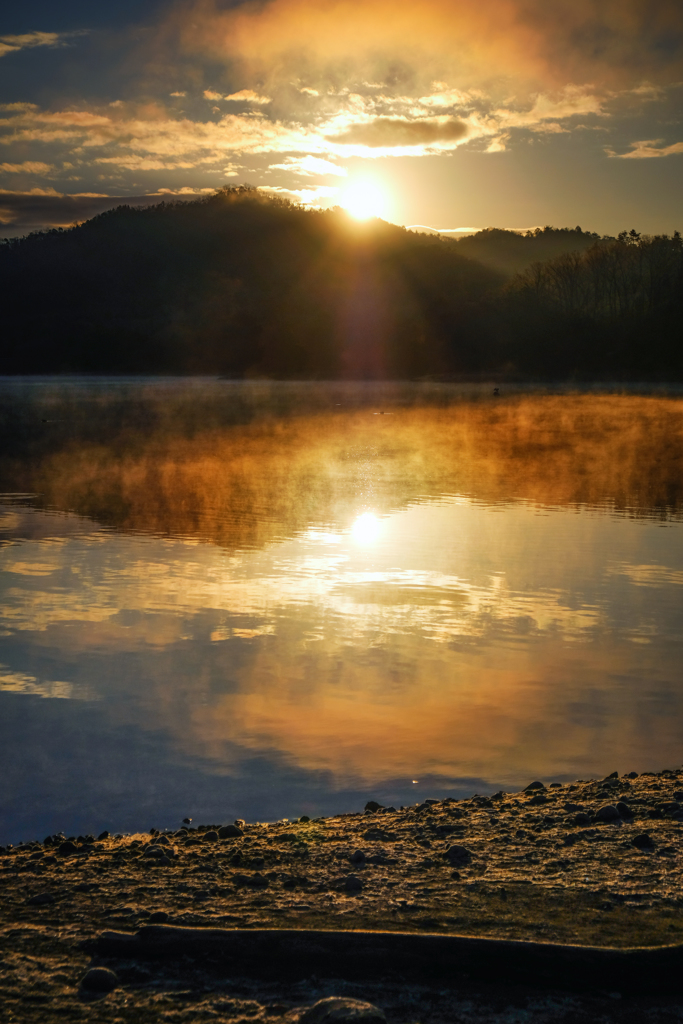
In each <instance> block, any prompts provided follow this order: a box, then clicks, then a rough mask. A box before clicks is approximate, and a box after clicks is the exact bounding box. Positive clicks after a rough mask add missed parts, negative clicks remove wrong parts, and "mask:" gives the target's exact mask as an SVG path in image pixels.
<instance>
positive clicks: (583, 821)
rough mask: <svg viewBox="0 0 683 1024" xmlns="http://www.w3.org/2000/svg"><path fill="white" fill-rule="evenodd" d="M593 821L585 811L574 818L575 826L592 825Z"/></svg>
mask: <svg viewBox="0 0 683 1024" xmlns="http://www.w3.org/2000/svg"><path fill="white" fill-rule="evenodd" d="M591 820H592V819H591V816H590V814H586V813H585V811H581V812H580V813H579V814H577V815H576V817H575V818H574V824H575V825H590V823H591Z"/></svg>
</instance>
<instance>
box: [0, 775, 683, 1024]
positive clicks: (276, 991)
mask: <svg viewBox="0 0 683 1024" xmlns="http://www.w3.org/2000/svg"><path fill="white" fill-rule="evenodd" d="M681 804H683V771H680V770H679V771H667V772H661V773H659V774H646V775H641V776H639V777H636V778H630V777H629V778H618V777H610V778H607V779H605V780H602V781H598V782H596V781H588V782H577V783H575V784H573V785H564V786H559V785H553V786H551V787H550V788H548V789H545V788H542V787H541V786H540V784H538V786H536V788H530V789H527V790H525V791H524V792H522V793H514V794H504V793H499V794H495V795H494V796H492V797H477V796H475V797H473V798H471V799H468V800H461V801H456V800H453V799H447V800H444V801H425V802H424V803H422V804H419V805H416V806H413V807H408V808H403V809H394V808H376V809H366V810H365V811H364V812H360V813H351V814H343V815H338V816H336V817H332V818H325V819H316V820H313V821H308V820H304V819H302V820H301V821H299V822H289V821H282V822H276V823H270V824H261V823H254V824H245V823H238V824H237V825H235V826H233V828H232V829H228V831H232V832H233V833H235V834H234V835H231V836H228V837H226V838H220V836H219V828H220V826H219V825H217V824H214V825H209V824H207V825H200V826H199V827H197V828H194V827H193V826H189V827H188V828H186V829H183V830H180V831H178V832H176V833H173V834H172V833H166V834H163V835H160V834H155V835H150V834H137V835H127V836H108V835H104V834H103V835H102V836H101V837H92V836H77V837H66V836H56V837H49V838H48V839H47V840H46V841H45V842H44V843H38V842H35V843H28V844H24V845H23V846H21V847H17V848H7V849H5V850H4V851H3V852H2V853H1V854H0V929H1V931H0V943H1V946H0V1019H1V1020H2V1021H3V1022H4V1021H8V1022H10V1021H17V1022H18V1021H21V1022H23V1021H31V1022H32V1021H41V1022H43V1021H45V1022H51V1021H53V1020H54V1021H56V1020H60V1021H72V1020H73V1021H77V1020H84V1019H93V1020H100V1019H101V1020H106V1021H109V1020H111V1021H112V1022H113V1021H125V1022H128V1021H130V1022H133V1021H135V1022H138V1021H140V1022H144V1021H147V1020H149V1021H152V1020H154V1021H157V1020H164V1021H166V1020H168V1021H179V1022H182V1021H195V1020H196V1021H200V1020H217V1021H222V1020H224V1021H231V1022H237V1021H239V1022H246V1021H255V1022H258V1021H273V1022H275V1024H277V1021H279V1020H283V1021H292V1022H294V1021H297V1020H298V1019H299V1017H300V1015H301V1013H302V1012H303V1009H304V1008H305V1007H306V1006H310V1005H311V1004H312V1003H313V1002H315V1001H316V1000H317V999H320V998H323V997H324V996H329V995H347V996H353V997H355V998H360V999H365V1000H369V1001H371V1002H373V1003H375V1004H376V1005H377V1006H379V1007H380V1008H381V1009H382V1010H383V1011H384V1012H385V1013H386V1016H387V1020H388V1021H389V1024H418V1022H424V1024H431V1022H434V1024H437V1022H439V1024H440V1022H442V1021H443V1022H444V1024H445V1022H447V1021H448V1022H453V1024H457V1022H459V1021H462V1022H472V1024H479V1022H485V1021H486V1022H488V1021H492V1022H494V1021H495V1022H501V1024H503V1022H505V1024H522V1022H532V1024H536V1022H541V1021H558V1022H562V1024H570V1022H576V1024H579V1022H581V1024H582V1022H584V1021H585V1022H588V1021H591V1022H593V1021H602V1020H605V1021H612V1020H614V1021H624V1022H625V1021H629V1022H630V1021H634V1022H636V1021H638V1022H641V1021H645V1020H647V1021H653V1022H655V1024H658V1022H659V1021H673V1020H676V1021H677V1020H683V981H682V982H681V983H680V988H681V992H680V998H678V995H677V992H676V985H675V984H674V985H673V989H674V991H673V992H671V991H670V992H668V993H662V994H661V995H659V994H658V993H657V992H655V993H653V994H650V995H648V996H637V997H636V996H633V997H632V996H629V995H628V994H624V993H621V992H618V991H609V990H608V988H606V989H605V990H604V991H603V990H600V989H594V990H591V991H588V992H585V991H583V992H581V991H575V992H569V991H566V992H562V991H549V990H547V989H546V988H544V987H543V985H541V984H540V983H539V985H533V984H531V985H529V984H524V985H517V986H515V985H512V986H511V985H510V984H506V985H502V984H500V983H499V981H497V980H496V978H495V977H492V978H491V979H487V980H485V981H484V980H482V979H479V980H477V981H476V982H475V981H472V980H471V981H468V980H467V979H463V978H459V979H458V981H457V984H456V983H454V984H452V985H448V984H445V985H443V986H441V985H439V986H435V985H423V984H422V985H421V984H416V983H413V982H411V981H410V979H407V978H406V979H402V978H401V977H400V976H396V973H395V972H394V973H393V974H392V971H391V965H390V964H387V965H386V970H384V969H383V968H378V969H377V971H376V974H375V976H370V977H368V978H366V979H364V980H363V981H354V980H351V979H349V978H348V977H346V978H344V977H336V976H335V973H334V970H333V969H331V970H330V971H329V977H327V976H326V977H322V976H320V977H316V976H311V974H310V972H308V971H307V967H306V964H305V962H303V961H302V963H301V966H300V969H298V970H297V969H296V968H294V969H293V970H292V971H291V974H290V976H287V977H279V978H271V979H264V978H256V977H253V976H247V975H244V976H237V975H235V974H234V973H233V972H227V973H226V971H225V970H222V969H220V968H216V967H215V965H213V966H212V965H211V964H210V963H208V962H206V960H205V958H202V957H201V956H198V957H193V956H192V955H183V956H182V957H180V958H176V960H175V961H168V960H163V961H155V960H149V959H148V960H140V959H138V958H136V957H131V956H123V955H119V956H118V957H117V956H116V955H112V954H108V955H104V954H102V952H101V951H98V948H97V944H96V942H95V941H94V940H96V938H97V936H98V935H101V934H102V933H103V932H106V931H112V930H113V931H118V932H127V933H135V932H136V931H137V930H138V929H139V928H141V927H143V926H145V925H148V924H150V923H152V924H154V923H158V922H161V923H169V924H175V925H191V926H194V927H197V926H199V927H201V926H211V927H217V926H218V927H221V928H243V929H259V928H273V927H276V928H298V929H335V930H339V929H343V930H352V929H370V930H385V931H401V932H417V933H421V934H426V933H436V934H458V935H468V936H477V937H497V938H514V939H527V940H535V941H542V942H560V943H575V944H576V943H578V944H581V945H598V946H608V947H618V948H625V947H634V946H667V945H674V944H680V943H682V942H683V912H682V911H683V891H682V887H681V867H682V865H683V830H682V828H681V824H682V821H683V812H682V811H681ZM222 824H223V825H225V824H231V823H222ZM223 832H224V833H225V828H224V829H223ZM93 965H104V966H108V967H110V968H112V969H113V970H115V972H116V974H117V977H118V981H119V984H118V985H117V987H116V988H115V989H114V990H113V991H112V992H110V993H108V994H106V995H104V994H88V993H87V992H86V991H84V990H83V989H82V988H81V987H80V982H81V979H82V978H83V975H84V974H85V972H86V970H87V969H88V968H89V967H91V966H93ZM325 973H326V974H327V973H328V972H325ZM577 980H578V981H580V979H577ZM580 987H581V986H580V985H578V988H579V989H580Z"/></svg>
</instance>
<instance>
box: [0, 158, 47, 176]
mask: <svg viewBox="0 0 683 1024" xmlns="http://www.w3.org/2000/svg"><path fill="white" fill-rule="evenodd" d="M54 169H55V168H54V167H53V166H52V164H44V163H42V162H41V161H40V160H25V161H24V163H23V164H0V171H4V172H5V174H49V173H50V171H54Z"/></svg>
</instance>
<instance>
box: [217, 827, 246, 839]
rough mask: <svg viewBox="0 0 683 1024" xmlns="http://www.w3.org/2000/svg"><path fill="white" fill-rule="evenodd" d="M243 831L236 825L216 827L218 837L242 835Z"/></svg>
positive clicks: (230, 837) (229, 837) (227, 837)
mask: <svg viewBox="0 0 683 1024" xmlns="http://www.w3.org/2000/svg"><path fill="white" fill-rule="evenodd" d="M243 835H244V832H243V831H242V829H241V828H239V826H237V825H223V827H222V828H219V829H218V838H219V839H233V838H235V839H236V838H237V837H238V836H243Z"/></svg>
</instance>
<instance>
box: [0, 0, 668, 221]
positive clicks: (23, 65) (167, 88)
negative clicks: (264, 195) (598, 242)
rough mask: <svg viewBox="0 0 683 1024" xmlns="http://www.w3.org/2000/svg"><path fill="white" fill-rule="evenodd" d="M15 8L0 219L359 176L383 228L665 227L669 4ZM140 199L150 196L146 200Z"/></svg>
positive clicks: (330, 196)
mask: <svg viewBox="0 0 683 1024" xmlns="http://www.w3.org/2000/svg"><path fill="white" fill-rule="evenodd" d="M86 6H89V5H85V4H83V3H82V2H79V0H66V2H65V3H63V4H60V5H59V10H56V8H55V5H48V4H47V3H45V2H35V0H34V2H29V3H27V4H24V5H21V7H19V5H17V10H16V11H14V12H12V14H11V15H10V17H9V20H6V22H5V28H6V34H5V35H2V36H0V100H1V101H2V109H0V142H1V143H2V145H1V146H0V222H1V223H2V224H4V225H5V232H4V233H5V234H11V233H16V230H17V229H18V230H20V231H21V230H25V229H27V228H28V227H30V226H31V225H39V224H41V223H64V224H66V223H71V222H73V221H74V220H75V219H79V218H83V217H85V216H89V215H92V214H93V213H95V212H98V211H99V210H101V209H103V208H106V207H107V206H108V205H109V206H110V205H112V198H116V197H124V196H125V197H127V198H133V199H134V200H135V201H136V202H141V203H142V202H150V201H158V200H159V199H161V198H163V197H164V196H169V195H181V196H182V195H184V196H192V195H201V194H202V193H204V192H210V191H212V190H213V189H214V188H216V187H220V186H221V185H223V184H226V183H228V184H230V183H238V182H244V181H249V182H251V183H253V184H255V185H257V186H258V187H260V188H264V189H266V190H271V191H274V192H277V193H279V194H283V195H285V196H288V197H290V198H293V199H296V200H299V201H302V202H304V203H307V204H310V205H313V206H328V205H335V204H337V203H340V202H343V200H344V193H345V189H347V188H349V187H351V186H353V185H354V184H355V183H357V182H358V181H359V180H363V181H365V180H368V181H370V182H372V183H373V184H374V185H375V187H376V188H377V189H378V190H379V191H380V192H381V194H382V196H383V198H384V208H383V212H384V214H385V215H386V217H387V219H390V220H393V221H395V222H397V223H403V224H408V225H409V224H412V223H422V224H428V225H431V226H437V227H441V228H448V229H451V230H453V229H455V230H457V229H458V228H462V227H484V226H487V225H491V224H495V225H496V226H500V227H517V228H519V227H528V226H534V225H537V224H544V223H553V224H555V225H556V226H567V225H568V226H573V225H574V224H576V223H577V222H578V223H581V224H582V226H583V227H584V228H590V229H593V230H598V231H602V232H615V231H618V230H620V229H621V228H623V227H628V226H630V225H631V224H632V223H633V225H634V226H636V227H637V228H639V229H641V230H645V231H664V230H668V231H671V230H673V229H674V228H676V227H681V223H680V221H681V213H682V212H683V211H682V208H681V199H680V188H679V185H678V183H679V179H680V168H681V159H682V158H683V127H682V126H681V90H682V88H683V85H682V84H681V83H683V7H682V6H681V4H680V2H679V0H423V2H420V3H416V2H414V0H392V2H391V3H389V2H388V0H362V2H361V0H266V2H262V3H255V2H253V3H227V4H226V3H219V2H217V0H181V2H177V3H158V2H156V3H155V2H151V0H148V2H147V3H138V4H132V3H126V2H124V3H122V4H121V5H117V9H116V11H109V12H106V11H100V12H98V13H94V12H93V11H92V10H87V9H86ZM150 197H154V198H153V199H152V198H150Z"/></svg>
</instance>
